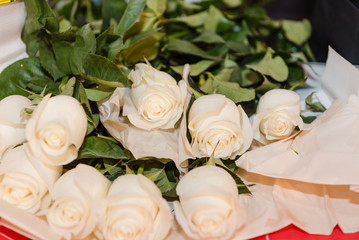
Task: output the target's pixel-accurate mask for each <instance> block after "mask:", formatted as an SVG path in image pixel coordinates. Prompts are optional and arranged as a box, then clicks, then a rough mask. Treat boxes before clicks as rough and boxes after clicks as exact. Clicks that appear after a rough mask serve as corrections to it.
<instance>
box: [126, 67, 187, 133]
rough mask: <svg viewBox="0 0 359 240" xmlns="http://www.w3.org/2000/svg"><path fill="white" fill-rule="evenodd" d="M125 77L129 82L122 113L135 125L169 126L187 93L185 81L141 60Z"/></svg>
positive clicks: (162, 127)
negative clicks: (130, 84) (177, 80)
mask: <svg viewBox="0 0 359 240" xmlns="http://www.w3.org/2000/svg"><path fill="white" fill-rule="evenodd" d="M128 78H129V79H130V80H131V81H132V82H133V84H132V86H131V89H130V90H129V91H127V92H126V95H125V101H124V106H123V116H127V117H128V119H129V121H130V122H131V123H132V124H133V125H134V126H136V127H138V128H141V129H145V130H153V129H171V128H174V127H175V124H176V123H177V121H178V120H179V119H180V118H181V116H182V112H183V107H184V104H185V100H186V95H187V87H186V83H185V82H184V81H183V80H181V81H179V83H178V85H177V82H176V80H175V79H174V78H173V77H172V76H170V75H169V74H168V73H166V72H162V71H159V70H157V69H155V68H153V67H151V66H148V65H146V64H143V63H139V64H136V69H135V70H134V71H133V70H132V71H131V72H130V74H129V75H128Z"/></svg>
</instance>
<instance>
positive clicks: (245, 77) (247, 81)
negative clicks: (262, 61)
mask: <svg viewBox="0 0 359 240" xmlns="http://www.w3.org/2000/svg"><path fill="white" fill-rule="evenodd" d="M261 80H262V78H261V74H260V73H258V72H255V71H253V70H251V69H248V68H243V69H242V70H241V77H240V81H239V83H240V85H241V86H242V87H249V86H253V85H255V84H257V83H260V82H261Z"/></svg>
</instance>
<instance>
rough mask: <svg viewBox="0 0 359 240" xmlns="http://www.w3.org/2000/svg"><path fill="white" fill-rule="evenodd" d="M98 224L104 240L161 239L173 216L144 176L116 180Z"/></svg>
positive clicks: (153, 185) (167, 229)
mask: <svg viewBox="0 0 359 240" xmlns="http://www.w3.org/2000/svg"><path fill="white" fill-rule="evenodd" d="M103 208H104V209H102V211H101V213H102V218H101V219H100V222H99V225H100V229H101V230H102V232H103V234H104V236H105V239H107V240H117V239H118V240H119V239H126V240H131V239H134V240H161V239H164V238H165V237H166V236H167V234H168V232H169V230H170V228H171V225H172V220H173V216H172V214H171V212H170V209H169V206H168V204H167V202H166V200H165V199H163V198H162V194H161V192H160V190H159V189H158V188H157V186H156V185H155V184H154V183H153V182H152V181H151V180H149V179H148V178H146V177H145V176H143V175H133V174H128V175H124V176H120V177H118V178H117V179H116V180H115V181H114V182H113V184H112V186H111V188H110V190H109V192H108V196H107V199H106V200H105V201H104V206H103Z"/></svg>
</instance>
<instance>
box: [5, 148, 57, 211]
mask: <svg viewBox="0 0 359 240" xmlns="http://www.w3.org/2000/svg"><path fill="white" fill-rule="evenodd" d="M30 158H31V157H29V156H28V155H27V154H26V153H25V151H24V146H23V145H22V146H19V147H16V148H14V149H10V150H9V151H7V152H6V153H5V154H4V157H3V159H2V161H1V164H0V198H1V199H3V200H5V201H6V202H8V203H10V204H12V205H15V206H17V207H18V208H20V209H23V210H26V211H28V212H30V213H37V212H38V211H39V210H42V209H46V208H47V207H48V206H49V205H50V202H51V199H50V197H49V194H48V190H49V187H50V188H51V185H52V184H53V182H54V181H55V180H56V179H57V178H58V177H59V176H60V174H61V171H62V168H61V167H47V166H44V165H41V166H40V165H37V166H34V165H33V160H30ZM44 175H45V176H47V177H46V179H44V178H43V176H44Z"/></svg>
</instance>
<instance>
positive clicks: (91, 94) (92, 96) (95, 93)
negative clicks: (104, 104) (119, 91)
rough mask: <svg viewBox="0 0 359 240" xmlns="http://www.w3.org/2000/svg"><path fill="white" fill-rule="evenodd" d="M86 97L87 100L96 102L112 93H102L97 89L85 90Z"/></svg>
mask: <svg viewBox="0 0 359 240" xmlns="http://www.w3.org/2000/svg"><path fill="white" fill-rule="evenodd" d="M85 92H86V95H87V97H88V99H89V100H91V101H94V102H98V101H101V100H103V99H105V98H107V97H108V96H110V95H111V94H112V92H104V91H101V90H98V89H85Z"/></svg>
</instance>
